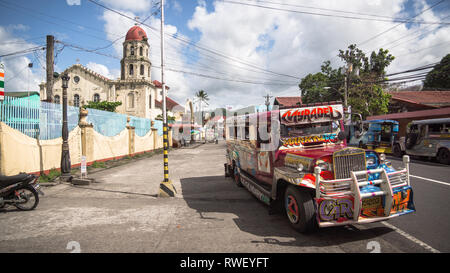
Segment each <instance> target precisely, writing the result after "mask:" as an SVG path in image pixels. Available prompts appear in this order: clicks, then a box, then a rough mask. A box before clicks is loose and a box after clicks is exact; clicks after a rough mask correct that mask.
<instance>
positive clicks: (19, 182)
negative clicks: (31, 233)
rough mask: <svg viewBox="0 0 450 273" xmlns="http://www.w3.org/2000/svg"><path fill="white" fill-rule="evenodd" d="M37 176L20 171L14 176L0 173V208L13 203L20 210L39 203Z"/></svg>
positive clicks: (29, 208)
mask: <svg viewBox="0 0 450 273" xmlns="http://www.w3.org/2000/svg"><path fill="white" fill-rule="evenodd" d="M38 179H39V177H37V176H35V175H31V174H26V173H20V174H18V175H14V176H3V175H0V208H3V207H5V206H6V205H13V206H15V207H16V208H18V209H20V210H33V209H35V208H36V206H37V205H38V203H39V194H41V195H43V194H44V193H43V192H42V191H41V190H40V189H39V183H38Z"/></svg>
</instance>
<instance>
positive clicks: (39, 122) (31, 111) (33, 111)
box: [0, 95, 162, 140]
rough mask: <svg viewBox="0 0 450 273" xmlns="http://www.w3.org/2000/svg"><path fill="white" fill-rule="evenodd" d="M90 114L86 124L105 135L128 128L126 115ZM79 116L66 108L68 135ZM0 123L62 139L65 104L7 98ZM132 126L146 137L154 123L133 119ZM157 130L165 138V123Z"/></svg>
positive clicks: (0, 110)
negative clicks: (91, 125)
mask: <svg viewBox="0 0 450 273" xmlns="http://www.w3.org/2000/svg"><path fill="white" fill-rule="evenodd" d="M88 111H89V113H88V116H87V119H86V121H87V122H88V123H92V124H93V125H94V130H96V131H97V132H99V133H100V134H102V135H104V136H115V135H118V134H119V133H120V132H122V131H123V130H124V129H125V127H126V125H127V117H128V116H127V115H123V114H118V113H114V112H107V111H102V110H97V109H88ZM79 115H80V109H79V108H78V107H74V106H68V107H67V123H68V130H69V132H70V131H72V130H73V129H74V128H75V127H76V126H77V125H78V121H79ZM0 121H2V122H4V123H5V124H7V125H8V126H10V127H12V128H14V129H16V130H18V131H20V132H22V133H23V134H25V135H27V136H29V137H32V138H39V139H41V140H47V139H54V138H58V137H61V136H62V105H61V104H55V103H48V102H44V101H40V98H39V96H38V95H36V96H30V97H25V98H16V97H7V96H5V100H4V101H0ZM130 125H131V126H134V127H135V133H136V134H137V135H138V136H145V135H146V134H147V133H148V132H149V131H150V129H151V120H150V119H144V118H139V117H133V116H130ZM154 127H155V128H157V129H158V135H162V122H161V121H159V120H156V121H155V124H154Z"/></svg>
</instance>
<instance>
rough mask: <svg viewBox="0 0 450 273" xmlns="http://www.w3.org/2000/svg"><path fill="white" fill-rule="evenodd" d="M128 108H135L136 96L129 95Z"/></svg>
mask: <svg viewBox="0 0 450 273" xmlns="http://www.w3.org/2000/svg"><path fill="white" fill-rule="evenodd" d="M128 108H134V94H133V93H128Z"/></svg>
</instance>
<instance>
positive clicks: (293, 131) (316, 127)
mask: <svg viewBox="0 0 450 273" xmlns="http://www.w3.org/2000/svg"><path fill="white" fill-rule="evenodd" d="M338 129H339V121H327V122H317V123H304V124H295V125H283V126H282V130H281V133H282V137H293V136H309V135H322V134H329V133H334V132H336V131H337V130H338Z"/></svg>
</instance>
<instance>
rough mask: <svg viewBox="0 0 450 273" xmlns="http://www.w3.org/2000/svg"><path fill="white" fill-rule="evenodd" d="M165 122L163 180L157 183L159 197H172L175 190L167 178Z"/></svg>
mask: <svg viewBox="0 0 450 273" xmlns="http://www.w3.org/2000/svg"><path fill="white" fill-rule="evenodd" d="M168 135H169V132H168V128H167V123H164V125H163V140H164V141H163V143H164V181H163V182H161V183H160V184H159V197H174V196H175V194H176V193H177V190H176V189H175V187H174V186H173V185H172V181H170V180H169V154H168V152H169V139H168Z"/></svg>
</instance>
